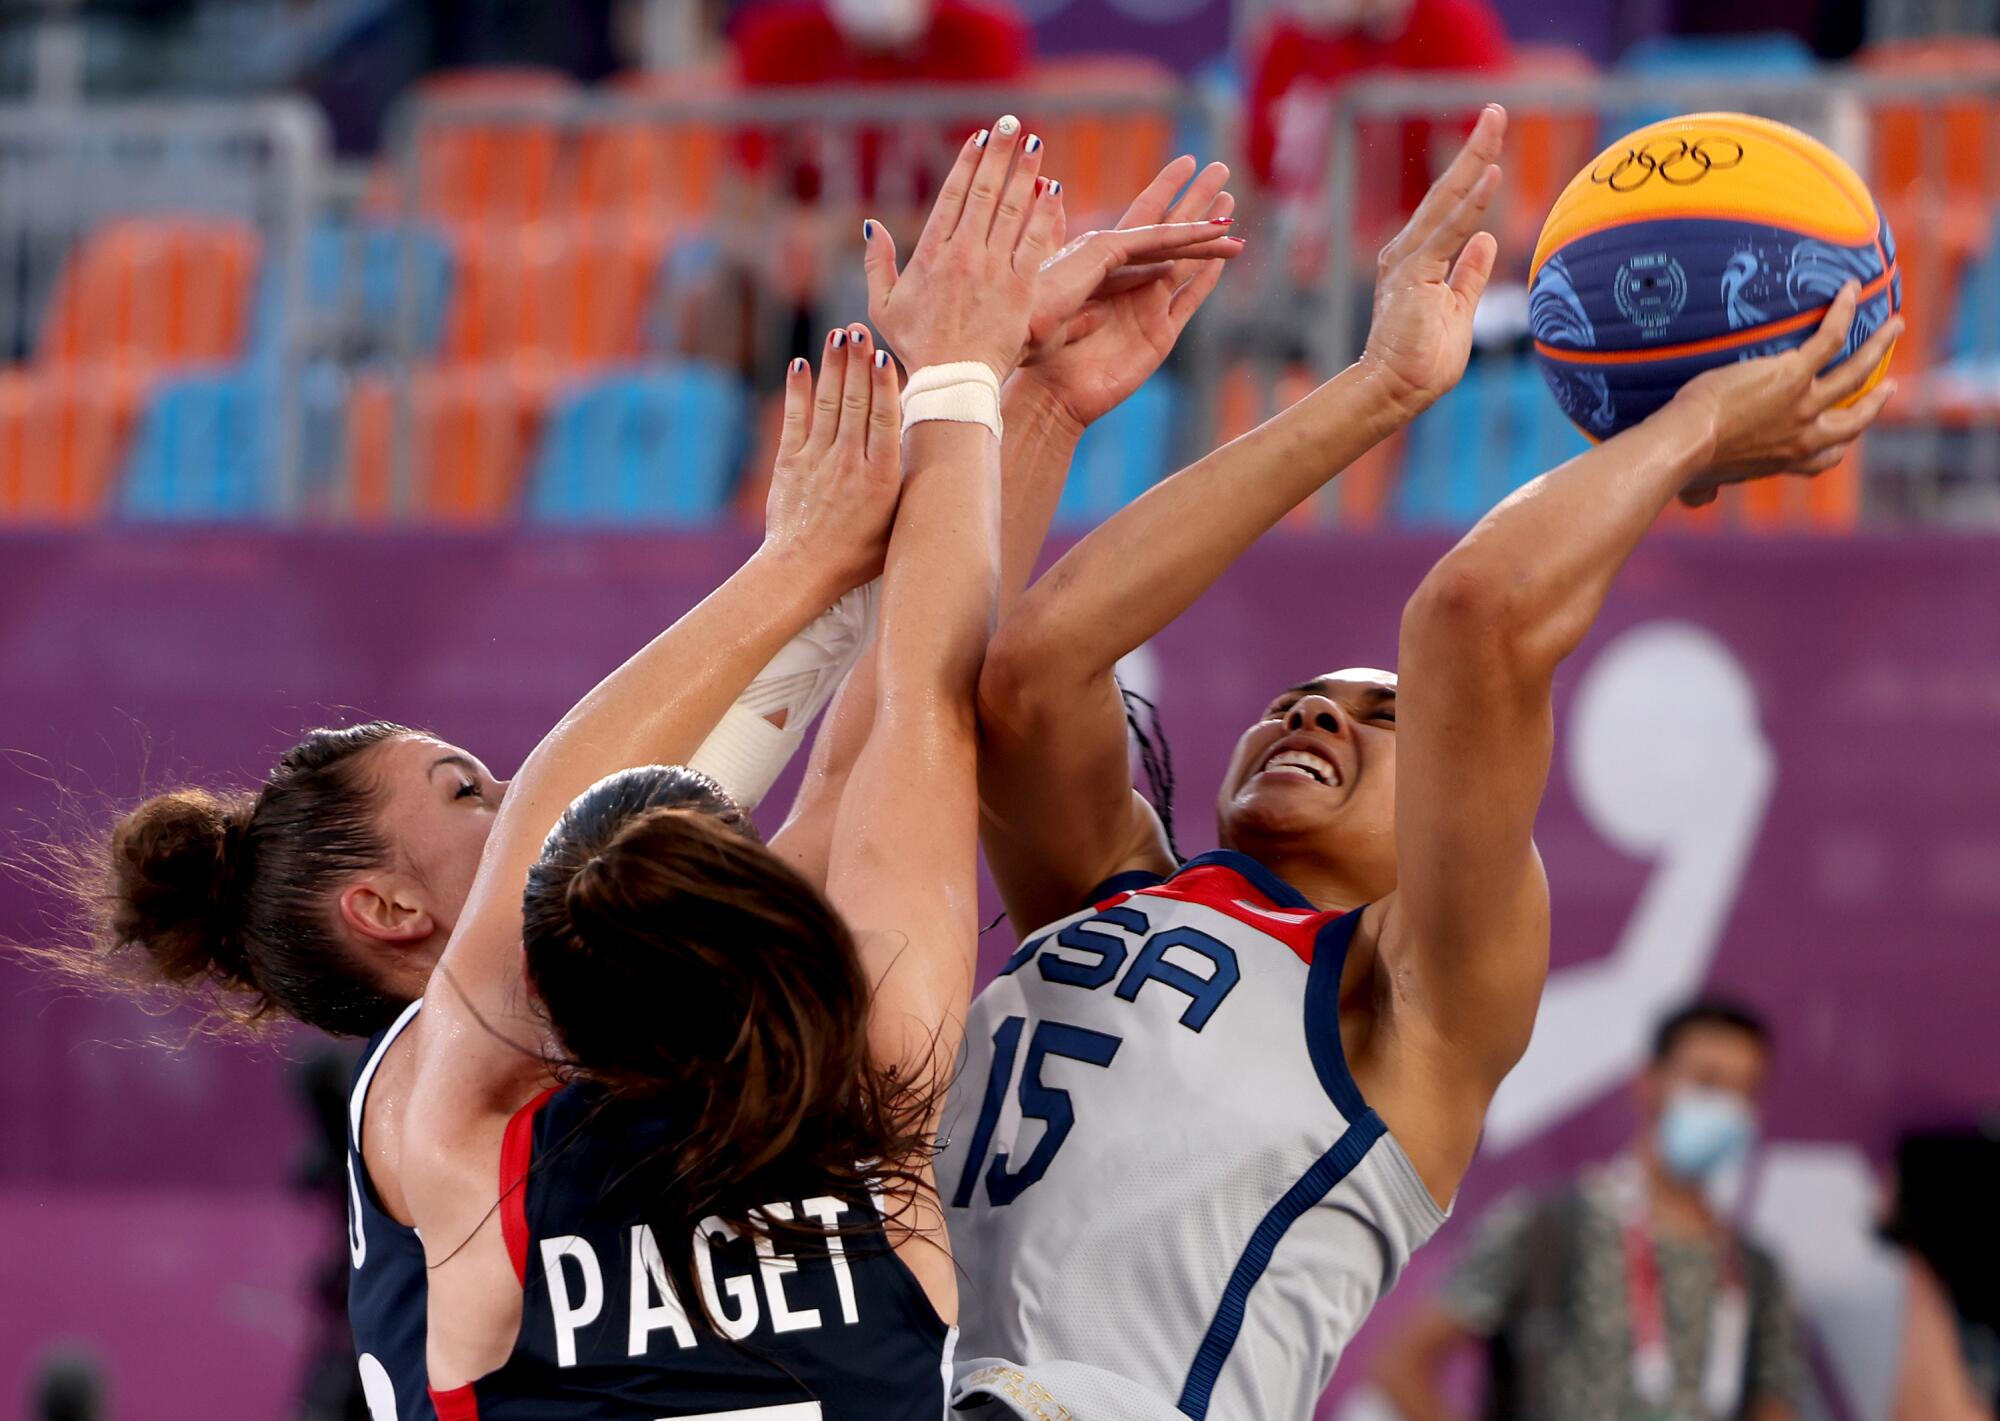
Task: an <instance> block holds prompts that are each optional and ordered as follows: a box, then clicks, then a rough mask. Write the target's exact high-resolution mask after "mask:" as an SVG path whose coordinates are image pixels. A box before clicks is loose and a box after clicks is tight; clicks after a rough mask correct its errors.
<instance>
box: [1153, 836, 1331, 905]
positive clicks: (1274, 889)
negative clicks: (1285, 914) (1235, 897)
mask: <svg viewBox="0 0 2000 1421" xmlns="http://www.w3.org/2000/svg"><path fill="white" fill-rule="evenodd" d="M1210 866H1214V867H1217V868H1227V869H1232V870H1234V871H1235V872H1237V873H1240V874H1242V875H1243V876H1244V877H1245V878H1247V879H1249V880H1250V886H1251V887H1252V888H1255V889H1256V890H1257V891H1258V892H1259V893H1261V894H1263V895H1264V896H1265V897H1266V898H1269V899H1270V900H1271V901H1272V902H1273V903H1276V904H1277V905H1278V906H1279V907H1280V908H1296V909H1297V910H1298V911H1300V912H1302V913H1317V912H1318V911H1319V909H1318V907H1317V906H1315V905H1314V903H1313V902H1312V900H1311V899H1309V898H1307V897H1306V895H1305V894H1303V893H1301V892H1299V890H1298V889H1296V888H1294V887H1292V885H1291V884H1289V883H1287V882H1285V880H1284V879H1282V878H1280V877H1278V875H1277V874H1275V873H1273V872H1271V870H1270V869H1268V868H1266V867H1264V865H1262V864H1261V863H1258V862H1257V860H1255V859H1253V858H1251V857H1250V855H1248V854H1239V853H1237V852H1236V850H1234V849H1210V850H1209V851H1208V852H1207V853H1205V854H1196V855H1195V856H1194V857H1193V858H1191V859H1189V860H1188V861H1187V862H1186V863H1184V864H1182V865H1181V866H1180V867H1179V868H1178V869H1176V870H1175V872H1174V876H1175V877H1176V878H1178V877H1180V875H1181V874H1183V873H1186V872H1187V871H1188V870H1189V869H1191V868H1208V867H1210Z"/></svg>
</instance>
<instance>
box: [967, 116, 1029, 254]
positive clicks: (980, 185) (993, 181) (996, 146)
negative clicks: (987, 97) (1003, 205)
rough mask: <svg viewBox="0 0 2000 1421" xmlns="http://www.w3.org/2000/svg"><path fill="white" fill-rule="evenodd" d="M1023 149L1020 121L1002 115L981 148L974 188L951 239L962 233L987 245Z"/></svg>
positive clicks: (973, 176)
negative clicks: (1002, 195) (1020, 149)
mask: <svg viewBox="0 0 2000 1421" xmlns="http://www.w3.org/2000/svg"><path fill="white" fill-rule="evenodd" d="M1020 146H1021V120H1019V119H1018V118H1015V117H1014V115H1012V114H1003V115H1002V116H1001V117H1000V119H999V121H998V122H996V123H995V124H994V125H993V127H992V129H991V130H989V131H986V137H985V140H984V141H983V142H982V143H981V144H980V147H979V162H978V165H977V166H976V167H975V168H974V169H973V172H972V186H971V188H970V189H968V190H967V192H966V194H965V210H964V212H962V213H961V214H960V215H959V219H958V226H957V227H955V228H953V229H952V230H951V232H950V234H949V235H952V236H957V235H960V233H961V232H962V233H963V234H964V235H966V236H968V237H970V238H971V239H972V240H974V241H979V242H984V241H986V240H987V237H988V234H990V233H991V232H992V230H993V222H994V218H995V214H997V213H998V211H999V209H1000V196H1001V194H1002V193H1003V192H1005V191H1006V189H1007V176H1008V174H1009V173H1010V172H1011V171H1012V170H1013V166H1014V153H1015V151H1016V150H1017V149H1018V148H1019V147H1020Z"/></svg>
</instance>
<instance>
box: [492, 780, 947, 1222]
mask: <svg viewBox="0 0 2000 1421" xmlns="http://www.w3.org/2000/svg"><path fill="white" fill-rule="evenodd" d="M523 906H524V909H525V919H524V925H523V926H524V931H523V944H524V946H525V948H526V952H527V968H528V977H529V981H530V983H531V984H532V986H533V988H534V990H535V993H536V995H537V996H538V997H539V999H540V1001H541V1003H542V1005H543V1007H544V1009H545V1010H546V1011H547V1012H548V1015H549V1018H550V1022H551V1024H552V1025H553V1027H554V1028H555V1033H556V1036H557V1039H558V1040H559V1042H560V1044H561V1046H562V1049H563V1051H564V1052H565V1053H566V1056H567V1064H568V1066H569V1068H570V1069H571V1070H572V1071H573V1072H574V1073H575V1074H576V1075H577V1076H579V1077H582V1078H583V1079H586V1080H589V1081H592V1082H595V1083H596V1084H598V1085H599V1086H601V1087H602V1088H603V1089H604V1090H605V1092H606V1093H607V1094H608V1095H609V1096H610V1098H611V1099H612V1101H613V1102H615V1103H617V1104H620V1105H627V1106H635V1107H638V1108H639V1109H641V1110H643V1111H645V1112H646V1113H648V1114H649V1115H651V1116H652V1117H654V1118H657V1119H664V1120H666V1121H669V1122H672V1125H673V1130H672V1133H671V1135H670V1136H669V1137H668V1140H667V1143H666V1144H665V1145H664V1146H663V1147H662V1148H661V1150H660V1152H659V1154H658V1156H657V1157H656V1158H655V1159H653V1160H651V1161H649V1162H648V1164H647V1166H646V1167H645V1169H644V1171H643V1174H635V1178H636V1179H638V1180H639V1182H640V1185H641V1190H642V1194H643V1197H644V1198H645V1199H646V1200H647V1204H646V1207H647V1210H648V1211H649V1213H652V1214H654V1215H655V1216H656V1217H658V1218H660V1219H662V1220H663V1221H669V1222H677V1223H683V1224H685V1225H687V1226H688V1227H686V1228H681V1229H668V1230H665V1231H664V1232H663V1234H662V1242H663V1244H665V1243H667V1242H668V1241H669V1240H672V1241H675V1242H682V1241H685V1240H686V1239H689V1238H691V1236H692V1228H691V1226H692V1224H693V1223H694V1222H695V1221H696V1220H699V1219H703V1218H707V1217H710V1216H715V1217H718V1218H721V1219H723V1220H724V1221H726V1222H728V1223H729V1224H730V1225H731V1226H732V1227H734V1228H736V1229H737V1230H738V1231H739V1232H742V1233H753V1232H754V1233H784V1234H787V1235H792V1234H797V1235H799V1236H802V1237H805V1238H810V1237H812V1236H814V1235H817V1236H818V1237H820V1238H822V1239H823V1238H824V1234H823V1233H822V1232H820V1231H818V1230H817V1229H814V1228H813V1226H811V1225H810V1224H804V1225H802V1226H793V1227H788V1226H787V1225H786V1224H785V1223H784V1222H783V1221H780V1220H774V1219H766V1218H763V1217H762V1216H755V1217H753V1216H752V1211H754V1209H755V1208H756V1207H757V1206H758V1205H760V1204H763V1203H768V1202H773V1201H776V1200H780V1199H787V1198H793V1197H796V1196H797V1195H798V1193H799V1191H800V1190H801V1189H802V1188H803V1189H807V1190H812V1191H834V1192H845V1193H848V1194H849V1195H859V1194H862V1193H864V1192H866V1191H867V1190H868V1189H869V1187H870V1185H871V1183H875V1182H880V1181H882V1180H884V1179H890V1180H905V1181H907V1180H911V1179H913V1178H914V1170H915V1168H916V1167H917V1165H919V1164H920V1163H921V1160H922V1158H923V1157H925V1155H926V1154H927V1151H928V1149H929V1140H928V1137H927V1135H926V1134H925V1130H926V1127H927V1124H928V1121H929V1116H930V1106H931V1101H930V1100H929V1099H928V1098H927V1096H926V1095H925V1094H924V1093H923V1091H922V1090H920V1089H918V1088H916V1087H915V1086H914V1085H913V1084H912V1083H909V1082H904V1081H900V1080H898V1079H897V1078H896V1077H895V1076H894V1075H893V1074H892V1073H889V1072H885V1071H883V1070H880V1069H878V1068H877V1067H876V1065H875V1064H874V1061H873V1059H872V1057H871V1055H870V1052H869V1047H868V1016H869V988H868V983H867V980H866V979H865V977H864V976H863V974H862V971H861V964H860V959H859V956H858V954H857V953H856V951H855V946H854V941H853V939H852V937H851V936H850V935H849V933H848V931H847V927H846V925H845V924H844V923H843V922H842V921H841V920H840V916H839V914H837V913H836V912H835V911H834V910H833V908H832V906H831V905H830V904H828V903H827V901H826V899H825V898H824V897H823V896H822V895H821V894H820V893H818V892H817V891H815V890H814V889H813V887H812V886H811V885H810V884H808V883H807V882H806V881H805V880H804V879H803V878H801V877H800V876H799V875H798V874H797V873H795V872H794V871H793V870H792V869H791V868H790V867H788V866H787V865H786V864H784V863H783V862H781V861H780V860H779V859H778V858H777V857H776V856H775V855H773V854H772V853H771V852H770V850H768V849H766V848H765V847H764V846H763V845H762V844H760V843H758V842H757V841H756V840H755V838H754V837H753V836H752V831H751V830H750V828H749V825H748V823H747V821H745V820H744V819H743V817H742V814H741V811H740V810H738V809H737V808H736V806H735V804H734V803H733V801H731V800H730V799H729V797H728V796H727V794H726V793H724V791H723V790H722V789H721V788H720V787H719V786H718V785H716V784H715V782H714V781H712V780H710V779H708V777H707V776H705V775H702V774H700V773H699V772H698V771H695V770H690V769H686V768H683V767H663V766H649V767H645V768H642V769H636V770H627V771H625V772H623V773H622V774H618V775H613V776H611V777H610V778H609V779H607V780H604V781H602V782H600V783H599V784H598V785H597V786H595V787H594V788H592V789H591V790H590V791H589V792H588V793H586V794H584V795H583V796H582V797H581V798H579V799H578V800H577V801H576V803H575V804H573V805H571V806H570V808H569V810H568V812H567V813H565V814H564V816H563V818H562V821H561V822H560V823H559V824H558V825H557V826H556V829H555V832H554V833H552V834H551V835H550V836H549V841H548V846H547V847H546V848H545V849H544V850H543V856H542V859H541V862H540V863H538V864H537V865H536V866H535V867H534V868H533V869H532V870H530V872H529V875H528V885H527V892H526V895H525V897H524V900H523Z"/></svg>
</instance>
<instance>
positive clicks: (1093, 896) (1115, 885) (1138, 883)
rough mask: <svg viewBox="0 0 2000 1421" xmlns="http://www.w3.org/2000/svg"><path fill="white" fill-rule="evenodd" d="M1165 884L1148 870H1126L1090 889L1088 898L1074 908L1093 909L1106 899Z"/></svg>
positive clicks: (1158, 876)
mask: <svg viewBox="0 0 2000 1421" xmlns="http://www.w3.org/2000/svg"><path fill="white" fill-rule="evenodd" d="M1165 882H1166V879H1164V878H1162V877H1160V875H1158V874H1157V873H1154V872H1153V871H1152V870H1151V869H1149V868H1128V869H1126V870H1125V871H1124V872H1123V873H1114V874H1112V875H1111V877H1109V878H1107V879H1105V880H1104V882H1102V883H1100V884H1098V885H1097V887H1095V888H1093V889H1091V890H1090V894H1089V896H1088V897H1086V898H1085V899H1084V900H1083V901H1082V902H1081V903H1079V904H1077V905H1076V906H1077V908H1078V909H1079V910H1082V909H1084V908H1095V907H1096V906H1097V905H1098V904H1099V903H1102V902H1103V901H1104V900H1105V899H1106V898H1116V897H1117V896H1118V895H1119V894H1120V893H1137V892H1139V891H1140V890H1141V889H1145V888H1157V887H1159V886H1160V885H1161V884H1162V883H1165Z"/></svg>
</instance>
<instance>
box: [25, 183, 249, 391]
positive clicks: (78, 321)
mask: <svg viewBox="0 0 2000 1421" xmlns="http://www.w3.org/2000/svg"><path fill="white" fill-rule="evenodd" d="M257 256H258V239H257V233H256V231H255V230H254V229H252V228H251V227H249V226H248V225H246V224H244V223H240V222H219V221H209V220H203V219H197V218H131V219H126V220H122V221H117V222H112V223H110V224H108V225H106V226H104V227H102V228H100V229H99V230H97V231H96V232H94V233H92V234H91V235H90V236H89V237H88V238H86V239H85V241H84V242H83V244H82V246H81V247H80V248H79V249H78V250H77V251H76V252H75V253H74V254H73V255H72V256H71V258H70V261H69V264H68V266H66V267H65V268H64V270H63V273H62V276H61V277H60V278H59V279H58V281H57V285H56V291H55V295H54V299H53V300H52V302H51V303H50V307H49V311H48V315H47V317H46V319H45V320H44V322H43V326H42V332H41V341H40V345H39V347H38V350H37V358H38V363H39V364H41V365H43V366H44V367H46V366H51V365H78V364H87V363H88V364H95V363H101V362H115V363H118V364H121V365H127V366H135V367H146V366H182V365H199V364H208V363H221V362H227V361H233V360H235V359H237V358H238V357H239V356H240V355H241V354H242V352H243V345H244V336H245V333H246V331H247V330H248V328H249V320H250V305H251V300H252V293H253V292H254V291H255V289H256V275H257Z"/></svg>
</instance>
